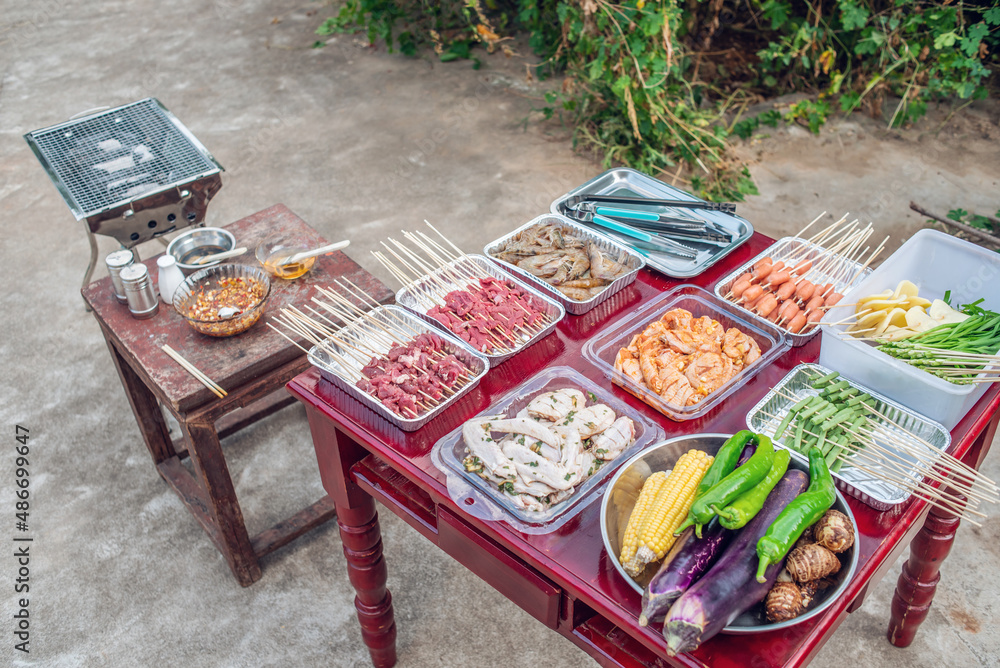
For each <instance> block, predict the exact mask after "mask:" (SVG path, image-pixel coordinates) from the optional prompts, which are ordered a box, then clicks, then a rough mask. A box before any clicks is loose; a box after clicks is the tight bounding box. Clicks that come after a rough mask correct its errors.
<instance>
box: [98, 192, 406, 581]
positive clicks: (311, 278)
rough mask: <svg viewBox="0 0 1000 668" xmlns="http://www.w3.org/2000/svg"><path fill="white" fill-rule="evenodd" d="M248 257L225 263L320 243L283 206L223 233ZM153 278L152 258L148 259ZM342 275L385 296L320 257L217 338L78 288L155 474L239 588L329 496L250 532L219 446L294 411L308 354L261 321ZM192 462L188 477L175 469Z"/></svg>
mask: <svg viewBox="0 0 1000 668" xmlns="http://www.w3.org/2000/svg"><path fill="white" fill-rule="evenodd" d="M226 229H227V230H229V231H230V232H232V233H233V235H234V236H235V237H236V241H237V243H238V244H239V245H241V246H246V247H247V248H248V249H249V250H248V251H247V254H246V255H242V256H240V257H238V258H234V259H233V260H231V261H232V262H236V263H243V264H256V263H257V260H256V259H255V257H254V255H253V254H254V249H255V248H256V247H257V244H258V243H259V242H260V241H262V240H264V239H265V238H266V237H267V236H268V235H270V234H276V233H286V234H289V235H294V236H296V237H298V238H301V239H302V240H303V241H304V242H306V243H309V244H311V245H314V246H317V247H318V246H321V245H324V244H326V243H327V242H326V240H325V239H323V237H322V236H320V234H319V233H318V232H316V231H315V230H313V229H312V228H311V227H309V225H307V224H306V222H305V221H304V220H302V219H301V218H299V217H298V216H296V215H295V214H294V213H292V212H291V211H290V210H289V209H288V207H286V206H284V205H282V204H278V205H275V206H272V207H271V208H269V209H265V210H264V211H259V212H257V213H255V214H253V215H251V216H247V217H246V218H243V219H241V220H238V221H236V222H234V223H232V224H230V225H227V226H226ZM145 264H146V266H147V267H148V268H149V272H150V275H151V276H153V277H155V276H156V258H155V257H154V258H150V259H148V260H146V261H145ZM340 276H346V277H347V278H349V279H350V280H352V281H354V282H355V283H356V284H358V285H360V286H361V287H362V288H364V289H365V290H366V291H368V293H369V294H371V295H373V296H374V297H375V299H378V300H379V301H386V300H390V299H391V298H392V292H391V291H390V290H389V289H388V288H387V287H385V286H384V285H383V284H382V283H381V282H380V281H379V280H378V279H376V278H375V277H374V276H372V275H371V274H369V273H368V272H367V271H365V270H364V269H362V268H361V267H360V266H359V265H358V264H357V263H356V262H354V260H352V259H351V258H349V257H347V256H346V255H344V254H343V253H340V252H337V253H333V254H331V255H328V256H324V257H321V258H319V260H318V262H317V263H316V265H315V266H314V267H313V269H312V270H311V271H310V272H309V273H308V274H306V275H305V276H303V277H302V278H299V279H297V280H294V281H285V280H282V279H278V278H276V279H273V280H272V282H271V294H270V296H269V297H268V301H267V304H266V305H265V307H264V315H263V316H262V317H261V322H258V323H257V324H256V325H254V326H253V327H252V328H250V329H249V330H247V331H246V332H244V333H243V334H240V335H238V336H232V337H227V338H214V337H210V336H205V335H203V334H200V333H198V332H196V331H194V329H192V328H191V327H190V326H189V325H188V324H187V323H186V322H184V319H183V318H181V316H180V315H178V313H177V312H176V311H175V310H174V309H173V308H172V307H171V306H170V305H169V304H163V303H161V304H160V309H159V311H158V312H157V313H156V315H155V316H153V317H152V318H149V319H148V320H136V319H135V318H133V317H131V316H130V315H129V311H128V308H127V307H126V306H124V305H122V304H119V303H118V302H117V301H115V297H114V295H113V294H112V288H111V279H110V278H107V277H106V278H103V279H101V280H98V281H94V282H93V283H90V284H89V285H87V286H85V287H84V288H83V290H82V292H83V297H84V299H85V300H86V302H87V303H88V304H89V305H90V306H91V307H92V309H93V313H94V317H95V318H97V322H98V324H99V325H100V326H101V332H102V333H103V334H104V338H105V340H106V341H107V344H108V350H109V351H110V352H111V359H112V361H113V362H114V364H115V367H116V368H117V369H118V374H119V376H120V377H121V381H122V385H123V386H124V388H125V394H126V395H127V396H128V400H129V403H130V404H131V405H132V411H133V413H134V414H135V418H136V422H137V423H138V425H139V431H140V432H141V433H142V437H143V440H144V441H145V443H146V447H147V448H148V449H149V453H150V455H152V457H153V463H154V464H155V466H156V469H157V471H158V472H159V474H160V476H161V477H163V479H164V480H166V481H167V483H168V484H169V485H170V487H171V488H172V489H173V490H174V491H175V492H176V493H177V495H178V496H179V497H180V498H181V500H182V501H183V502H184V504H185V505H186V506H187V507H188V510H190V511H191V514H192V515H194V517H195V519H197V520H198V522H199V523H200V524H201V526H202V528H203V529H204V530H205V532H206V533H207V534H208V536H209V538H210V539H211V540H212V542H213V543H214V544H215V546H216V547H217V548H218V549H219V551H220V552H221V553H222V555H223V556H224V557H225V558H226V562H227V563H228V564H229V568H230V570H231V571H232V572H233V575H234V576H235V577H236V579H237V580H238V581H239V583H240V584H241V585H243V586H244V587H245V586H247V585H249V584H251V583H253V582H255V581H257V580H258V579H260V576H261V570H260V563H259V558H260V557H262V556H264V555H265V554H268V553H270V552H272V551H274V550H276V549H278V548H279V547H281V546H282V545H285V544H287V543H289V542H290V541H292V540H294V539H295V538H297V537H298V536H301V535H302V534H303V533H305V532H307V531H309V530H310V529H313V528H314V527H316V526H319V525H320V524H322V523H324V522H326V521H327V520H329V519H331V518H332V517H333V512H334V511H333V504H332V502H331V501H330V498H329V497H324V498H322V499H320V500H319V501H316V502H315V503H313V504H312V505H310V506H309V507H307V508H304V509H302V510H301V511H299V512H298V513H296V514H295V515H292V516H291V517H289V518H287V519H286V520H284V521H282V522H279V523H278V524H276V525H275V526H273V527H271V528H269V529H267V530H266V531H263V532H261V533H260V534H258V535H256V536H250V535H249V534H248V533H247V529H246V525H245V523H244V521H243V513H242V511H241V510H240V504H239V501H238V500H237V498H236V491H235V489H234V488H233V481H232V479H231V478H230V475H229V468H228V467H227V466H226V459H225V455H224V453H223V451H222V446H221V445H220V443H219V439H220V438H225V437H226V436H227V435H229V434H232V433H235V432H237V431H239V430H240V429H242V428H243V427H245V426H247V425H249V424H252V423H253V422H255V421H256V420H259V419H261V418H263V417H265V416H267V415H270V414H271V413H273V412H274V411H276V410H278V409H280V408H282V407H283V406H286V405H288V404H289V403H294V402H295V399H293V398H292V397H290V396H288V394H287V393H286V392H285V391H284V385H285V383H287V382H288V381H289V379H291V378H293V377H294V376H295V375H296V374H298V373H301V372H302V370H303V369H305V368H307V367H308V366H309V362H308V361H307V360H306V357H305V355H304V354H303V353H302V351H301V350H299V349H298V348H297V347H296V346H294V345H292V344H291V343H290V342H288V341H287V340H286V339H285V338H283V337H282V336H280V335H279V334H277V333H275V332H274V331H272V330H271V329H270V328H269V327H266V326H265V325H264V323H263V321H264V320H267V319H269V317H270V315H271V314H273V313H276V312H277V311H278V310H279V309H281V308H283V307H285V306H288V305H289V304H297V305H301V304H303V303H307V302H308V301H309V299H310V298H312V297H313V296H315V295H316V294H318V293H317V291H316V286H317V285H320V286H326V285H328V284H329V283H330V282H331V281H332V280H333V279H334V278H337V277H340ZM164 344H167V345H170V346H171V347H172V348H174V349H175V350H176V351H177V352H179V353H180V354H181V355H182V356H183V357H184V358H185V359H187V360H188V361H189V362H191V363H192V364H194V366H196V367H197V368H198V369H200V370H201V371H203V372H204V373H205V374H207V375H208V377H209V378H211V379H212V380H214V381H215V382H217V383H219V384H220V385H221V386H222V387H223V388H224V389H225V390H226V391H227V392H228V396H226V398H224V399H218V398H216V397H215V395H214V394H212V393H211V392H210V391H209V390H208V388H206V387H205V386H204V385H202V384H201V383H200V382H198V381H197V380H196V379H195V378H194V376H192V375H191V374H190V373H188V372H187V371H186V370H185V369H184V368H182V367H181V366H180V365H178V364H177V363H176V362H175V361H173V360H172V359H171V358H170V357H168V356H167V354H166V353H165V352H163V350H162V348H161V347H162V346H163V345H164ZM160 406H163V407H164V408H165V409H166V410H168V411H170V413H171V414H172V415H173V416H174V418H175V419H176V420H177V422H178V423H179V424H180V427H181V431H182V432H183V438H182V439H179V440H178V441H174V440H172V439H171V437H170V434H169V433H168V431H167V425H166V422H165V421H164V418H163V414H162V413H161V412H160ZM187 457H190V458H191V462H192V464H193V468H194V472H193V474H192V473H191V472H190V471H189V470H188V469H187V468H186V467H185V466H184V465H183V464H182V463H181V462H182V460H184V459H185V458H187Z"/></svg>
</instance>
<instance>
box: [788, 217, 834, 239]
mask: <svg viewBox="0 0 1000 668" xmlns="http://www.w3.org/2000/svg"><path fill="white" fill-rule="evenodd" d="M825 215H826V211H824V212H823V213H821V214H819V215H818V216H816V217H815V218H813V221H812V222H811V223H809V224H808V225H806V226H805V227H803V228H802V229H801V230H799V231H798V232H796V233H795V234H793V235H792V236H795V237H798V238H800V239H801V238H802V235H803V234H805V233H806V230H808V229H809V228H810V227H812V226H813V225H815V224H816V223H818V222H819V219H820V218H822V217H823V216H825Z"/></svg>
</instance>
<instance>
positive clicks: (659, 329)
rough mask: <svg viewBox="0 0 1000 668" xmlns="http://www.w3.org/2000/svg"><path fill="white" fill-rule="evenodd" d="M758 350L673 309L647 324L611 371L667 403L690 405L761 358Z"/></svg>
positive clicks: (748, 340) (741, 337) (740, 336)
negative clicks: (622, 375)
mask: <svg viewBox="0 0 1000 668" xmlns="http://www.w3.org/2000/svg"><path fill="white" fill-rule="evenodd" d="M760 354H761V351H760V346H759V345H758V344H757V342H756V341H755V340H754V339H753V338H752V337H750V336H747V335H746V334H745V333H743V332H742V331H740V330H739V329H737V328H736V327H730V328H729V329H726V328H725V327H723V325H722V324H721V323H719V322H718V321H717V320H713V319H712V318H710V317H708V316H707V315H706V316H701V317H700V318H696V317H695V316H694V315H693V314H692V313H691V312H690V311H688V310H686V309H683V308H674V309H671V310H669V311H667V312H666V313H664V314H663V315H662V316H661V317H660V318H659V319H658V320H654V321H653V322H650V323H649V324H648V325H646V327H645V329H643V330H642V331H641V332H640V333H638V334H636V335H635V336H633V337H632V340H631V342H630V343H629V344H628V345H627V346H625V347H624V348H621V349H620V350H619V351H618V354H617V355H616V357H615V362H614V368H615V370H616V371H619V372H620V373H622V374H624V375H625V376H626V377H627V378H628V379H629V380H631V381H632V382H633V383H635V384H636V385H638V386H640V387H642V388H644V389H646V390H650V391H652V392H653V393H655V394H656V395H657V396H659V397H660V398H661V399H662V400H663V401H665V402H666V403H668V404H670V405H672V406H677V407H684V406H692V405H694V404H696V403H698V402H699V401H701V400H702V399H704V398H705V397H707V396H708V395H709V394H711V393H712V392H714V391H716V390H717V389H719V388H720V387H722V386H723V385H725V384H726V383H727V382H728V381H729V380H730V379H731V378H733V377H735V376H736V375H737V374H739V373H740V372H741V371H742V370H743V369H744V368H745V367H747V366H750V365H751V364H753V363H754V362H755V361H757V360H758V359H759V358H760Z"/></svg>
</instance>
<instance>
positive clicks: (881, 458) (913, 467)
mask: <svg viewBox="0 0 1000 668" xmlns="http://www.w3.org/2000/svg"><path fill="white" fill-rule="evenodd" d="M781 395H782V396H786V397H787V395H784V393H781ZM765 415H770V414H768V413H765ZM772 417H776V416H772ZM875 424H876V425H877V423H875ZM841 427H842V429H843V430H844V432H845V433H847V434H850V435H851V436H853V437H854V438H855V439H857V441H858V442H859V443H861V444H863V447H857V446H856V445H855V444H851V445H850V446H849V447H851V449H852V450H853V451H854V452H855V455H856V456H861V455H863V454H864V453H867V455H866V457H867V458H868V461H871V462H872V463H873V464H877V465H879V466H882V467H885V468H886V469H888V470H889V471H890V472H891V471H896V472H898V473H899V474H900V475H902V476H905V477H912V476H915V477H916V478H917V479H920V478H925V477H926V478H929V479H931V480H934V481H936V482H940V483H943V484H946V485H951V486H952V487H953V488H956V489H957V490H958V491H959V492H960V493H962V494H963V495H965V496H967V497H973V498H976V499H979V500H982V501H986V502H988V503H998V502H1000V498H998V497H997V496H996V494H995V493H993V494H992V495H987V494H988V490H982V491H980V492H977V491H975V485H973V484H971V483H970V482H969V481H968V480H959V479H957V478H951V479H949V478H947V477H946V475H947V473H948V472H947V471H945V472H944V473H943V474H942V473H941V472H940V471H939V470H936V469H935V466H936V465H937V464H938V462H939V458H933V459H931V460H930V461H928V458H927V457H926V456H924V455H926V454H927V453H920V456H918V455H917V453H914V452H912V451H909V452H906V454H909V455H910V456H912V457H914V459H917V460H918V461H916V462H913V461H910V460H908V459H906V458H905V457H904V456H903V454H902V453H900V452H896V451H893V450H890V449H888V448H885V447H883V446H881V445H879V444H878V442H876V440H875V437H876V436H878V437H880V438H885V440H889V441H893V442H894V445H895V444H896V442H897V441H899V438H898V437H895V438H894V437H892V436H890V434H889V433H888V432H882V433H877V432H875V431H874V430H872V429H870V428H869V430H868V432H867V433H865V432H861V431H855V430H854V429H851V428H848V427H843V425H842V426H841ZM803 433H807V434H809V435H810V436H816V437H817V438H818V437H819V435H818V434H815V433H813V432H812V431H809V430H804V431H803ZM905 433H907V434H908V433H909V432H905ZM872 452H874V453H877V456H876V455H873V454H872ZM921 465H922V466H921Z"/></svg>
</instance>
